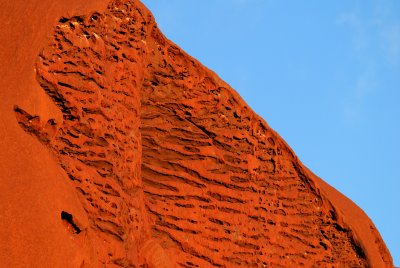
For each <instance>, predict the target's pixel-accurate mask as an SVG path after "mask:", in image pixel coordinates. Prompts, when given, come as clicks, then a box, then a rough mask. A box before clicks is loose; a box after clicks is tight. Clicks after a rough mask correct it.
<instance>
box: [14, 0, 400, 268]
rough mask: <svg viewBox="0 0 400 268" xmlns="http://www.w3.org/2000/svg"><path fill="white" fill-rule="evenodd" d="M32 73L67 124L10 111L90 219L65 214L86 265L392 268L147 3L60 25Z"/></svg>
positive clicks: (377, 244) (335, 197) (338, 200)
mask: <svg viewBox="0 0 400 268" xmlns="http://www.w3.org/2000/svg"><path fill="white" fill-rule="evenodd" d="M34 66H35V71H36V79H37V82H38V83H39V85H40V86H41V88H42V89H43V90H44V92H45V93H46V94H47V95H48V96H49V97H50V99H51V100H52V101H53V102H54V103H55V104H56V105H57V107H58V109H59V111H60V112H61V114H62V117H61V118H59V119H56V118H49V119H43V118H41V117H40V115H36V114H31V113H30V112H28V111H26V110H25V109H24V107H22V106H19V105H17V104H16V105H15V106H14V113H15V116H16V119H17V121H18V123H19V125H20V127H21V128H22V129H23V130H25V131H26V132H27V133H29V134H31V135H33V136H35V137H37V138H38V140H39V141H40V142H41V143H42V145H43V146H45V147H46V148H47V150H49V151H50V152H51V154H52V155H53V157H54V158H55V159H56V161H57V163H58V164H59V166H60V167H61V168H62V169H63V171H64V172H65V174H67V176H68V178H69V180H70V182H71V185H72V187H74V189H75V191H76V194H77V198H78V200H79V202H80V204H81V205H82V208H83V209H84V211H85V213H86V215H87V223H86V224H82V223H81V222H80V219H79V218H74V215H72V214H70V212H68V211H63V212H61V219H62V222H63V224H64V225H65V227H66V231H67V232H70V236H71V237H72V240H74V243H78V245H79V246H80V247H82V248H83V250H85V251H86V252H87V254H86V255H85V256H87V257H85V259H84V260H83V261H82V263H81V265H82V266H83V267H103V266H107V267H113V266H115V267H239V266H241V267H302V266H303V267H311V266H314V267H332V266H333V267H369V266H373V267H392V266H393V264H392V260H391V256H390V254H389V252H388V250H387V249H386V246H385V244H384V242H383V241H382V239H381V237H380V235H379V233H378V232H377V231H376V229H375V227H374V226H373V224H372V223H371V221H370V220H369V219H368V217H367V216H366V215H365V214H364V213H363V212H362V211H361V210H360V209H359V208H358V207H356V206H355V205H354V204H353V203H351V201H350V200H347V199H345V198H344V197H342V196H341V195H340V194H338V193H336V192H335V191H334V190H333V189H331V188H330V187H329V186H327V185H325V184H324V183H323V182H321V181H320V179H319V178H317V177H316V176H315V175H313V174H312V173H311V172H310V171H308V170H307V169H306V168H305V167H304V166H303V165H302V164H301V162H300V161H299V160H298V159H297V157H296V156H295V154H294V153H293V152H292V150H291V149H290V148H289V146H288V145H287V144H286V143H285V142H284V141H283V140H282V138H281V137H280V136H279V135H278V134H277V133H275V132H274V131H273V130H272V129H270V128H269V126H268V125H267V123H266V122H265V121H264V120H263V119H262V118H260V117H259V116H258V115H256V114H255V113H254V112H253V111H252V110H251V109H250V108H249V107H248V106H247V104H246V103H245V102H244V101H243V100H242V99H241V98H240V96H239V95H238V94H237V93H236V92H235V91H234V90H233V89H232V88H230V86H229V85H227V84H226V83H225V82H223V81H222V80H221V79H219V78H218V77H217V76H216V75H215V74H214V73H213V72H212V71H210V70H208V69H207V68H205V67H204V66H202V65H201V64H200V63H199V62H198V61H196V60H195V59H193V58H191V57H190V56H188V55H187V54H186V53H185V52H183V51H182V50H181V49H180V48H179V47H177V46H176V45H175V44H173V43H172V42H170V41H169V40H167V39H166V38H165V37H164V36H163V35H162V33H161V32H160V31H159V29H158V28H157V25H156V23H155V21H154V19H153V17H152V15H151V14H150V12H149V11H148V10H147V9H146V8H145V7H144V6H143V5H142V4H141V3H140V2H138V1H135V0H131V1H115V0H114V1H111V2H110V3H109V5H108V7H107V8H106V9H105V10H104V11H98V12H92V13H90V14H83V15H79V16H72V17H61V18H59V21H58V23H57V25H56V26H55V27H54V29H53V33H52V34H51V38H50V39H49V40H48V42H47V43H46V44H45V45H44V46H43V49H42V50H41V51H40V53H39V55H38V56H37V59H36V63H35V65H34ZM344 207H346V208H347V209H348V210H350V211H354V214H353V213H349V212H348V211H346V210H345V209H344ZM63 213H64V214H63ZM353 215H357V218H356V219H352V216H353ZM68 242H69V241H67V243H68Z"/></svg>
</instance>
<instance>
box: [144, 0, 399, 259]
mask: <svg viewBox="0 0 400 268" xmlns="http://www.w3.org/2000/svg"><path fill="white" fill-rule="evenodd" d="M143 2H144V3H145V4H146V5H147V7H149V8H150V10H151V11H152V12H153V14H154V15H155V17H156V20H157V22H158V24H159V26H160V28H161V30H162V31H163V32H164V34H165V35H166V36H167V37H168V38H169V39H171V40H172V41H174V42H175V43H177V44H178V45H179V46H181V47H182V48H183V49H184V50H186V52H188V53H189V54H191V55H192V56H194V57H195V58H197V59H199V60H200V61H201V62H202V63H203V64H204V65H206V66H207V67H209V68H210V69H212V70H214V71H215V72H216V73H217V74H219V76H220V77H222V78H223V79H224V80H225V81H226V82H228V83H229V84H230V85H231V86H232V87H233V88H235V89H236V90H237V91H238V92H239V93H240V94H241V95H242V97H243V98H244V99H245V100H246V101H247V103H248V104H249V105H250V106H251V107H252V108H253V109H254V111H255V112H257V113H258V114H259V115H261V116H262V117H263V118H264V119H265V120H266V121H267V122H268V123H269V125H270V126H271V127H272V128H274V129H275V130H276V131H277V132H278V133H279V134H280V135H281V136H282V137H283V138H284V139H285V140H286V141H287V142H288V143H289V145H290V146H291V147H292V148H293V149H294V151H295V152H296V154H297V155H298V156H299V157H300V159H301V160H302V162H303V163H304V164H305V165H306V166H308V167H309V168H310V169H311V170H312V171H313V172H314V173H316V174H317V175H318V176H320V177H321V178H323V179H324V180H325V181H327V182H328V183H329V184H331V185H332V186H334V187H335V188H337V189H338V190H339V191H341V192H342V193H344V194H345V195H347V196H348V197H349V198H351V199H352V200H353V201H354V202H356V203H357V204H358V205H359V206H360V207H361V208H362V209H363V210H364V211H365V212H366V213H367V214H368V215H369V216H370V217H371V219H372V220H373V222H374V223H375V225H376V226H377V227H378V229H379V231H380V233H381V234H382V236H383V239H384V240H385V242H386V244H387V246H388V247H389V250H390V251H391V253H392V256H393V258H394V261H395V264H397V265H400V228H399V226H400V141H399V137H400V1H398V0H379V1H378V0H377V1H369V0H368V1H367V0H365V1H364V0H360V1H356V0H351V1H347V0H340V1H333V0H331V1H317V0H310V1H278V0H275V1H272V0H202V1H195V0H190V1H188V0H169V1H165V0H144V1H143Z"/></svg>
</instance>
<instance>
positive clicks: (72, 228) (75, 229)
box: [61, 211, 81, 234]
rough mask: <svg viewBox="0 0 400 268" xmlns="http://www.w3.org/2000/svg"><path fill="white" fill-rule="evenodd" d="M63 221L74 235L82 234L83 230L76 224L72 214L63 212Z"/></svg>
mask: <svg viewBox="0 0 400 268" xmlns="http://www.w3.org/2000/svg"><path fill="white" fill-rule="evenodd" d="M61 220H62V221H64V222H65V223H66V224H67V227H68V229H69V230H70V231H71V232H73V233H74V234H79V233H80V232H81V229H80V228H79V227H78V226H77V225H76V223H75V222H74V219H73V216H72V214H69V213H68V212H65V211H62V212H61Z"/></svg>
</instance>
